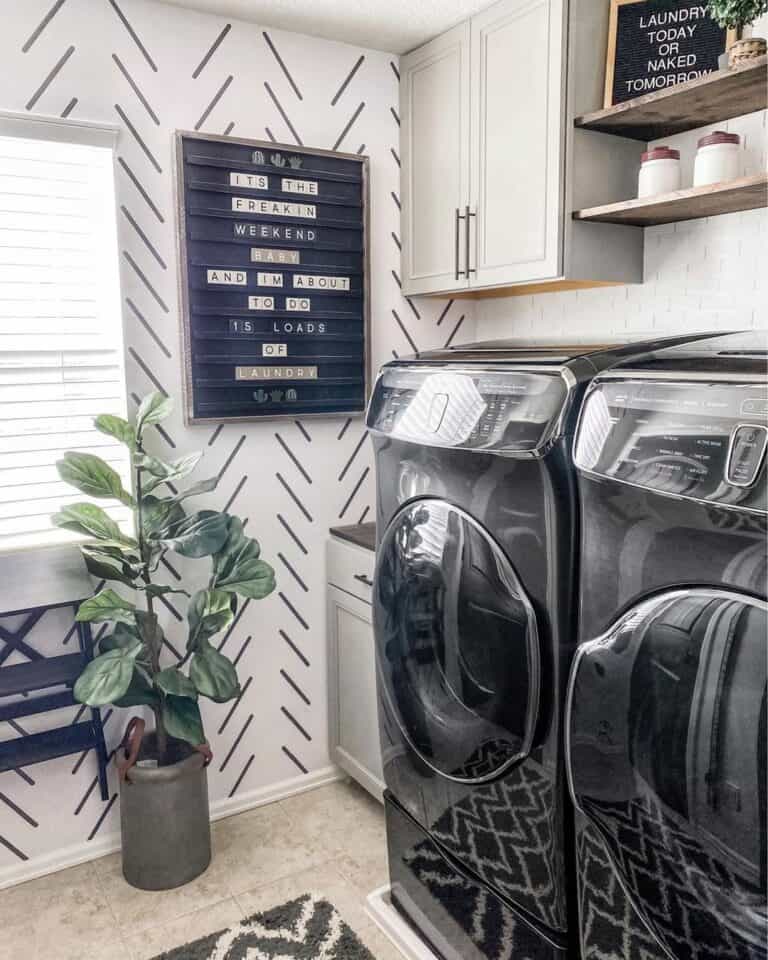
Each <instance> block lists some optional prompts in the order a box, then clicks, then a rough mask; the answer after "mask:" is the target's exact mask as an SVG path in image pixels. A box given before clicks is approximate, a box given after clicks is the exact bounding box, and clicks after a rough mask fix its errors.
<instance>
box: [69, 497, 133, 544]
mask: <svg viewBox="0 0 768 960" xmlns="http://www.w3.org/2000/svg"><path fill="white" fill-rule="evenodd" d="M51 520H52V521H53V523H55V524H56V526H57V527H61V528H62V529H63V530H73V531H74V532H75V533H82V534H84V535H85V536H86V537H98V539H99V540H114V541H116V542H118V543H126V544H130V545H131V546H136V541H135V540H133V539H131V537H126V536H125V534H124V533H123V532H122V530H121V529H120V527H118V525H117V524H116V523H115V521H114V520H113V519H112V518H111V517H110V516H109V514H107V513H106V512H105V511H104V510H102V509H101V507H97V506H96V504H95V503H71V504H70V505H69V506H67V507H62V509H61V510H60V511H59V513H54V515H53V516H52V517H51Z"/></svg>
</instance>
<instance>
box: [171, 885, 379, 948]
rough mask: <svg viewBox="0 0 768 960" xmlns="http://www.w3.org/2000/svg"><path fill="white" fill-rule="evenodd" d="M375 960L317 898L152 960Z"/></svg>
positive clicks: (294, 902) (249, 919)
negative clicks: (244, 959) (274, 959)
mask: <svg viewBox="0 0 768 960" xmlns="http://www.w3.org/2000/svg"><path fill="white" fill-rule="evenodd" d="M245 957H247V958H248V960H272V958H273V957H275V958H279V960H375V958H374V957H373V955H372V954H371V952H370V951H369V950H368V948H367V947H366V946H364V945H363V944H362V943H361V942H360V940H359V939H358V938H357V936H356V934H355V933H353V932H352V930H351V929H350V928H349V927H348V926H347V924H346V923H344V921H343V920H342V919H341V917H340V916H339V913H338V911H337V910H336V908H335V907H334V906H333V905H332V904H330V903H329V902H328V901H327V900H324V899H322V897H316V896H314V895H313V894H310V893H306V894H304V896H302V897H298V898H297V899H296V900H291V901H290V902H289V903H284V904H282V905H281V906H279V907H273V908H272V909H271V910H267V911H265V912H264V913H256V914H254V915H253V916H252V917H247V918H246V919H245V920H242V921H241V922H240V923H238V924H237V925H236V926H234V927H229V928H228V929H227V930H220V931H219V932H218V933H210V934H208V936H207V937H201V938H200V939H199V940H195V941H194V942H193V943H186V944H184V945H183V946H180V947H174V949H173V950H169V951H167V952H166V953H161V954H160V955H159V956H158V957H155V960H243V958H245Z"/></svg>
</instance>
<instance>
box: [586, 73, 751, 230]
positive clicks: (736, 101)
mask: <svg viewBox="0 0 768 960" xmlns="http://www.w3.org/2000/svg"><path fill="white" fill-rule="evenodd" d="M767 108H768V57H758V58H757V59H756V60H754V61H752V62H751V63H748V64H742V65H740V66H736V67H728V68H726V69H725V70H717V71H714V72H713V73H708V74H706V75H705V76H703V77H699V78H698V79H696V80H688V81H687V82H685V83H678V84H676V85H675V86H672V87H667V88H666V89H665V90H660V91H658V92H656V93H649V94H646V95H645V96H642V97H635V99H634V100H626V101H625V102H624V103H619V104H617V105H616V106H615V107H608V108H607V109H605V110H597V111H595V112H594V113H587V114H585V115H584V116H582V117H577V118H576V120H575V121H574V123H575V125H576V126H577V127H580V128H581V129H583V130H597V131H599V132H601V133H612V134H615V135H616V136H617V137H629V138H630V139H632V140H642V141H643V142H645V143H647V142H648V141H649V140H658V139H659V138H660V137H667V136H671V135H672V134H675V133H682V132H683V131H684V130H693V129H695V128H696V127H705V126H707V125H709V124H711V123H719V122H720V121H721V120H728V119H730V118H731V117H740V116H742V115H743V114H746V113H753V112H754V111H756V110H765V109H767ZM621 222H624V221H621Z"/></svg>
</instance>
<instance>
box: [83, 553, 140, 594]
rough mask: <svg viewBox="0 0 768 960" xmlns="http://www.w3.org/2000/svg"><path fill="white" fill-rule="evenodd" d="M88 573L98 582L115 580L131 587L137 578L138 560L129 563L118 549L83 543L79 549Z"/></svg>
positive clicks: (138, 570)
mask: <svg viewBox="0 0 768 960" xmlns="http://www.w3.org/2000/svg"><path fill="white" fill-rule="evenodd" d="M80 552H81V553H82V555H83V559H84V560H85V565H86V567H87V568H88V572H89V573H91V574H92V575H93V576H94V577H97V578H98V579H100V580H117V581H119V582H120V583H124V584H126V586H129V587H133V586H134V585H135V584H134V581H135V579H136V578H137V577H138V576H139V573H140V567H139V558H138V556H135V557H133V560H134V562H131V560H129V559H128V558H127V557H126V556H125V555H124V554H123V553H122V552H121V551H120V550H119V549H117V548H115V547H106V546H103V545H102V544H89V543H85V544H83V545H82V546H81V547H80Z"/></svg>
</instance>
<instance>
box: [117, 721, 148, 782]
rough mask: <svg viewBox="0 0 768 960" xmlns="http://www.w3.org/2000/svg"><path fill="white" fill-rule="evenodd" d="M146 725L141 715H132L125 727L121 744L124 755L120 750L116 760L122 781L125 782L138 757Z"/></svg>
mask: <svg viewBox="0 0 768 960" xmlns="http://www.w3.org/2000/svg"><path fill="white" fill-rule="evenodd" d="M145 726H146V723H145V721H144V720H142V719H141V717H131V719H130V720H129V721H128V726H127V727H126V728H125V733H124V734H123V740H122V743H121V744H120V749H121V750H122V753H123V756H122V758H121V757H120V753H119V752H118V755H117V756H118V759H117V761H116V765H117V774H118V776H119V778H120V782H121V783H124V782H125V780H126V778H127V775H128V771H129V770H130V769H131V767H132V766H133V765H134V764H135V763H136V760H137V759H138V756H139V750H140V749H141V741H142V739H143V737H144V727H145Z"/></svg>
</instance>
